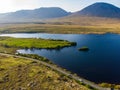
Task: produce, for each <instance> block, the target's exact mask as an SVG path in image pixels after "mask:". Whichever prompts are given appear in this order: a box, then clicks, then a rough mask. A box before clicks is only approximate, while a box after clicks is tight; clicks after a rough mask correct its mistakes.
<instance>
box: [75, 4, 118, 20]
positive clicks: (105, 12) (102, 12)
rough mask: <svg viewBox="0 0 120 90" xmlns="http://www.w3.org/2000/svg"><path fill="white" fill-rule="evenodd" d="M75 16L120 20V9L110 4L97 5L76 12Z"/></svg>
mask: <svg viewBox="0 0 120 90" xmlns="http://www.w3.org/2000/svg"><path fill="white" fill-rule="evenodd" d="M75 14H76V15H84V16H97V17H108V18H120V8H118V7H116V6H114V5H112V4H108V3H95V4H92V5H90V6H88V7H86V8H84V9H83V10H81V11H78V12H76V13H75Z"/></svg>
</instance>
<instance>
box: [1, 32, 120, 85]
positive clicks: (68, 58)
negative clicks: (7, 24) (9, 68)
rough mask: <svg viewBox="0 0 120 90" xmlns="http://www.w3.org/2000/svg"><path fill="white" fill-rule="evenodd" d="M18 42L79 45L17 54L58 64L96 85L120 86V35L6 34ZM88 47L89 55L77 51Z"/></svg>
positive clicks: (23, 51) (22, 51)
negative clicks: (33, 40) (48, 40)
mask: <svg viewBox="0 0 120 90" xmlns="http://www.w3.org/2000/svg"><path fill="white" fill-rule="evenodd" d="M1 36H12V37H17V38H20V37H22V38H28V37H29V38H38V37H40V38H52V39H64V40H69V41H74V42H77V46H73V47H67V48H63V49H61V50H46V49H42V50H37V49H33V50H30V49H28V50H18V52H20V53H29V54H38V55H40V56H44V57H46V58H48V59H50V60H51V61H52V62H54V63H55V64H57V65H59V66H61V67H63V68H66V69H67V70H69V71H72V72H74V73H77V74H78V75H79V76H81V77H83V78H85V79H88V80H90V81H94V82H96V83H100V82H108V83H116V84H120V35H118V34H102V35H97V34H88V35H83V34H80V35H78V34H40V33H37V34H25V33H24V34H4V35H1ZM82 46H88V47H89V48H90V50H89V51H88V52H82V51H78V48H79V47H82Z"/></svg>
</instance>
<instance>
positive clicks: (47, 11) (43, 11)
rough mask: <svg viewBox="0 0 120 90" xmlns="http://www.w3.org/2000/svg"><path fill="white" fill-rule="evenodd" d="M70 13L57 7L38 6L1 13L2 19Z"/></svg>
mask: <svg viewBox="0 0 120 90" xmlns="http://www.w3.org/2000/svg"><path fill="white" fill-rule="evenodd" d="M69 14H70V13H69V12H67V11H65V10H63V9H61V8H58V7H50V8H39V9H34V10H20V11H16V12H11V13H5V14H1V15H0V18H2V19H6V20H7V19H8V20H9V19H11V20H12V19H49V18H59V17H64V16H67V15H69Z"/></svg>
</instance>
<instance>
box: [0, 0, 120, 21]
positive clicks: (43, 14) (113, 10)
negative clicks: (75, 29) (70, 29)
mask: <svg viewBox="0 0 120 90" xmlns="http://www.w3.org/2000/svg"><path fill="white" fill-rule="evenodd" d="M74 15H77V16H92V17H107V18H120V8H118V7H116V6H114V5H112V4H108V3H103V2H101V3H94V4H92V5H90V6H88V7H85V8H84V9H82V10H80V11H77V12H73V13H70V12H67V11H65V10H63V9H62V8H59V7H50V8H38V9H34V10H20V11H16V12H10V13H4V14H0V20H1V21H14V20H16V21H17V20H18V21H19V20H38V19H52V18H60V17H67V16H73V17H74Z"/></svg>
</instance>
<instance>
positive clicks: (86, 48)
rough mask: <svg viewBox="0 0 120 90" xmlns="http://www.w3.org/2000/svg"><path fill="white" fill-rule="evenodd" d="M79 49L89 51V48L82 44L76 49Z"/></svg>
mask: <svg viewBox="0 0 120 90" xmlns="http://www.w3.org/2000/svg"><path fill="white" fill-rule="evenodd" d="M78 50H79V51H89V48H88V47H86V46H84V47H81V48H79V49H78Z"/></svg>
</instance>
